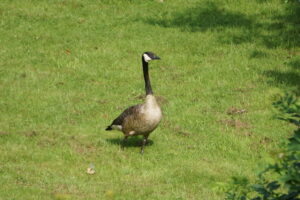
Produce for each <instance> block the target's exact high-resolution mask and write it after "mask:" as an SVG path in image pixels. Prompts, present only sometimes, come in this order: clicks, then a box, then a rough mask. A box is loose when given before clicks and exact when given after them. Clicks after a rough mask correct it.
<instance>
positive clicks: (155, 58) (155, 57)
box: [152, 55, 160, 60]
mask: <svg viewBox="0 0 300 200" xmlns="http://www.w3.org/2000/svg"><path fill="white" fill-rule="evenodd" d="M152 59H153V60H160V57H158V56H156V55H155V56H154V57H153V58H152Z"/></svg>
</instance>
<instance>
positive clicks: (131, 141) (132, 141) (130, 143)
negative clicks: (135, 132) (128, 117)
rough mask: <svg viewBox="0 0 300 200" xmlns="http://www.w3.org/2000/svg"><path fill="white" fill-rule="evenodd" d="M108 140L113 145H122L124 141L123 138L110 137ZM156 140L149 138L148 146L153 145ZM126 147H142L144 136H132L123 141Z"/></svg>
mask: <svg viewBox="0 0 300 200" xmlns="http://www.w3.org/2000/svg"><path fill="white" fill-rule="evenodd" d="M106 141H107V142H108V143H110V144H113V145H121V144H122V142H123V138H110V139H106ZM153 144H154V142H153V141H152V140H150V139H148V141H147V144H146V146H152V145H153ZM123 145H124V147H141V146H142V137H139V136H132V137H128V139H127V141H126V142H125V143H123Z"/></svg>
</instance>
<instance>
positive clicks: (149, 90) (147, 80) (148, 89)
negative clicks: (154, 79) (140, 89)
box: [142, 57, 153, 95]
mask: <svg viewBox="0 0 300 200" xmlns="http://www.w3.org/2000/svg"><path fill="white" fill-rule="evenodd" d="M142 62H143V72H144V79H145V89H146V95H148V94H153V91H152V88H151V82H150V78H149V72H148V62H146V61H145V60H144V58H143V57H142Z"/></svg>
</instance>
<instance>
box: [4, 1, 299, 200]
mask: <svg viewBox="0 0 300 200" xmlns="http://www.w3.org/2000/svg"><path fill="white" fill-rule="evenodd" d="M299 13H300V12H299V4H298V3H297V2H295V3H293V2H290V3H284V2H283V1H280V0H270V1H264V0H256V1H242V0H235V1H232V0H226V1H221V0H215V1H202V0H198V1H196V0H188V1H187V0H185V1H183V0H165V2H164V3H159V2H158V1H151V0H147V1H145V0H137V1H130V0H126V1H125V0H124V1H117V0H113V1H109V0H103V1H95V0H94V1H92V0H91V1H76V0H53V1H34V0H28V1H17V0H15V1H11V0H2V1H1V2H0V16H1V17H0V25H1V29H0V58H1V59H0V154H1V156H0V185H1V187H0V199H1V200H2V199H9V200H12V199H170V200H171V199H172V200H173V199H222V198H223V197H224V193H223V191H222V187H221V188H220V185H224V184H226V183H227V182H229V180H230V177H231V176H234V175H245V176H247V177H249V178H250V179H251V178H253V177H255V173H256V171H257V169H259V167H258V166H259V165H263V164H265V163H266V161H265V159H267V158H268V156H267V155H268V154H269V153H270V152H272V151H276V150H277V149H278V147H279V144H280V143H281V142H282V141H283V140H284V139H285V138H287V137H288V136H289V134H290V133H291V130H292V129H294V127H292V126H289V125H287V124H286V123H284V122H281V121H279V120H277V119H274V117H273V112H272V107H271V103H272V97H273V95H274V94H275V93H276V92H277V91H280V90H294V91H296V92H297V93H298V94H299V91H300V83H299V80H300V71H299V66H300V48H299V46H300V39H299V34H300V31H299V30H300V28H299V23H298V22H297V20H298V19H299V16H300V14H299ZM144 51H153V52H155V53H156V54H157V55H159V56H160V57H161V58H162V60H161V61H158V62H152V63H151V65H150V74H151V80H152V82H153V89H154V92H155V94H156V95H158V96H161V97H162V98H163V99H164V103H163V111H164V119H163V121H162V123H161V124H160V126H159V128H158V129H157V130H155V132H153V133H152V134H151V135H150V140H151V141H150V143H149V145H148V146H147V147H146V149H145V154H144V155H143V156H141V155H140V154H139V147H138V144H136V143H137V142H138V141H139V138H131V139H130V141H129V145H128V146H127V147H126V148H125V150H121V149H120V147H119V142H120V139H122V133H120V132H106V131H104V129H105V127H106V126H107V125H108V124H110V123H111V121H112V120H113V119H114V118H115V117H116V116H117V115H118V114H119V113H120V112H121V111H122V110H123V109H125V108H126V107H128V106H130V105H134V104H137V103H140V102H141V100H140V99H139V98H138V96H139V95H140V94H144V85H143V79H142V70H141V58H140V56H141V54H142V52H144ZM232 107H234V108H237V109H246V110H247V112H246V113H244V114H238V115H233V116H231V115H228V114H227V111H228V110H229V109H230V108H232ZM90 163H93V164H94V165H95V170H96V173H95V174H93V175H88V174H87V173H86V169H87V168H88V167H89V165H90Z"/></svg>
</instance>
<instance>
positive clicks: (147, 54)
mask: <svg viewBox="0 0 300 200" xmlns="http://www.w3.org/2000/svg"><path fill="white" fill-rule="evenodd" d="M159 59H160V57H158V56H157V55H155V54H154V53H152V52H150V51H147V52H145V53H143V60H144V61H145V62H149V61H150V60H159Z"/></svg>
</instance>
